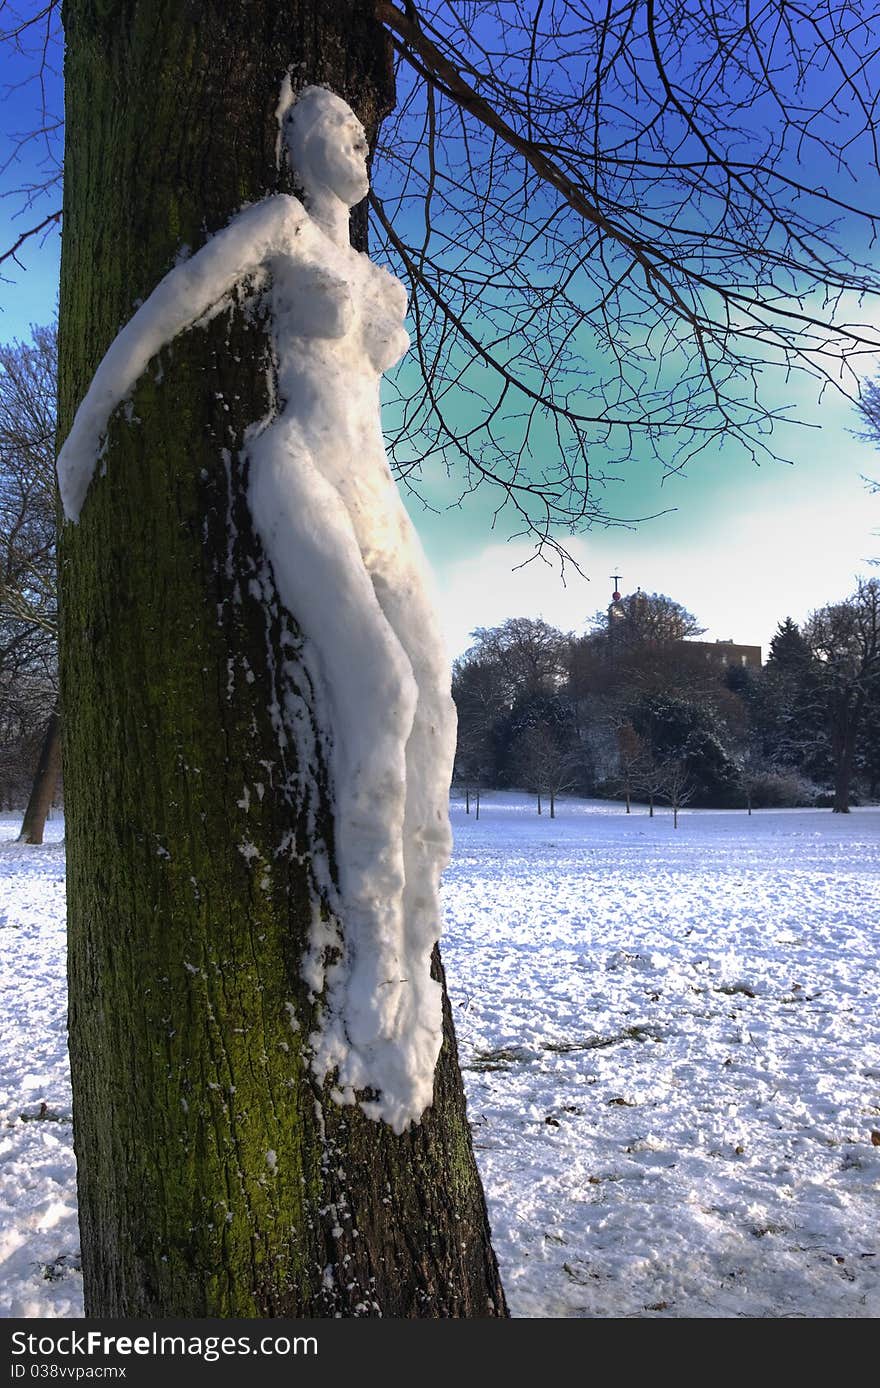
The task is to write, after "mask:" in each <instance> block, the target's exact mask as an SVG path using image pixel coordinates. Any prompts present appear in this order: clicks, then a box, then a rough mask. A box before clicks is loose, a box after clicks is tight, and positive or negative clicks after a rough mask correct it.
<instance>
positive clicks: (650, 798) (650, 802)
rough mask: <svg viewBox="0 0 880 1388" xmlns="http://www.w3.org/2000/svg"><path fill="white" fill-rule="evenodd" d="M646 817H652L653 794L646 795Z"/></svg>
mask: <svg viewBox="0 0 880 1388" xmlns="http://www.w3.org/2000/svg"><path fill="white" fill-rule="evenodd" d="M648 818H649V819H653V818H654V797H653V795H650V796H649V797H648Z"/></svg>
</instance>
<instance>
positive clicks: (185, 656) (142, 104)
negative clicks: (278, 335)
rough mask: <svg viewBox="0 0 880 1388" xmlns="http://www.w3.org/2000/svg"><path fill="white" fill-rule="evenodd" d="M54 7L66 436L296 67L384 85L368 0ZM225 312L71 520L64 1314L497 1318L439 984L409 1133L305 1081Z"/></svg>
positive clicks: (295, 898) (285, 680) (241, 192)
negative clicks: (425, 1069)
mask: <svg viewBox="0 0 880 1388" xmlns="http://www.w3.org/2000/svg"><path fill="white" fill-rule="evenodd" d="M65 24H66V31H67V39H68V54H67V74H66V75H67V94H68V95H67V103H68V104H67V130H68V137H67V138H68V145H67V152H66V173H67V188H66V202H65V239H64V249H63V265H62V304H61V344H60V359H61V400H60V416H61V432H62V436H63V434H64V432H66V429H67V427H69V423H70V420H71V418H72V414H73V411H74V409H75V407H76V404H77V402H78V400H79V399H80V398H81V396H82V394H83V392H84V390H85V388H86V386H87V384H88V381H89V379H90V377H91V374H92V372H93V371H94V368H95V366H96V365H97V363H98V361H99V360H100V358H101V356H102V354H103V352H104V351H105V350H106V347H107V346H108V344H109V343H110V342H111V341H112V339H113V337H114V336H115V334H116V332H117V331H118V329H119V328H120V327H121V326H122V324H123V323H124V322H125V321H126V320H127V319H128V317H129V316H130V314H131V311H132V309H133V307H134V305H135V304H136V302H137V301H138V300H139V299H142V298H143V297H145V296H146V295H147V294H148V293H149V291H150V289H151V288H152V287H153V285H154V284H155V283H156V281H157V280H158V279H159V278H160V276H161V275H162V274H163V273H164V272H165V271H166V270H167V269H168V268H169V266H170V265H171V264H172V263H173V261H174V257H175V256H176V255H177V254H178V253H179V251H180V249H181V247H182V246H184V245H189V246H190V247H196V246H198V245H200V244H201V243H202V242H203V241H204V239H205V236H206V235H207V234H209V233H210V232H211V231H212V230H215V229H217V228H218V227H220V226H222V225H223V224H225V222H226V221H227V220H228V218H229V217H230V216H231V215H232V214H233V213H234V212H235V211H236V209H237V208H238V207H239V206H240V205H241V204H242V203H243V202H246V201H253V200H255V199H257V198H259V197H261V196H264V195H265V194H266V193H267V192H270V191H274V190H275V188H276V186H277V174H276V171H275V165H274V151H275V135H276V129H275V123H274V114H273V113H274V106H275V101H276V97H277V92H278V88H279V85H280V81H281V78H282V76H283V74H284V72H285V70H286V69H287V67H288V65H289V64H291V63H301V64H303V66H302V67H301V68H299V69H298V71H299V72H301V73H302V75H303V80H308V81H317V82H325V83H326V84H327V85H330V86H332V87H333V88H334V89H335V90H337V91H339V92H340V93H341V94H342V95H344V96H345V97H346V98H347V99H348V100H349V101H350V102H351V104H352V105H353V106H354V108H355V109H356V110H357V112H358V114H359V115H360V116H361V117H362V119H363V120H364V122H365V124H366V126H367V129H368V131H371V132H373V133H375V130H376V128H377V124H378V120H379V119H380V117H381V115H382V113H383V112H384V111H385V110H387V109H388V107H389V106H390V104H391V102H392V98H393V92H392V87H391V79H390V75H389V74H390V69H389V65H388V53H387V50H386V47H385V44H384V41H383V39H382V35H381V31H379V30H378V28H377V26H376V25H375V23H374V21H373V20H372V18H371V15H370V6H369V5H367V4H365V3H360V0H344V2H340V3H337V4H333V5H329V4H305V3H298V4H290V5H289V6H287V7H278V6H277V5H270V4H265V5H264V4H262V3H253V4H249V5H247V6H243V5H238V4H232V3H226V4H220V3H202V2H200V3H198V4H196V3H194V0H193V3H186V0H185V2H184V3H182V4H181V3H180V2H179V0H174V2H173V3H172V0H151V2H150V3H143V2H142V3H137V4H135V3H133V0H116V3H95V2H94V0H93V2H92V3H89V2H88V0H79V3H73V0H70V3H68V5H67V7H66V12H65ZM245 307H247V308H249V309H250V310H252V309H253V307H254V299H253V296H250V297H249V296H248V293H247V288H246V287H243V289H242V303H241V304H239V305H237V306H235V307H233V308H232V309H230V310H229V312H227V313H225V314H223V315H221V316H220V317H218V318H215V319H214V320H213V321H212V322H211V323H210V324H208V325H207V326H206V327H202V328H197V329H194V330H192V331H191V332H189V333H187V334H185V335H184V336H182V337H181V338H180V339H178V340H177V341H176V342H175V343H174V344H172V345H171V346H170V347H169V348H167V349H166V350H165V351H164V352H163V353H162V354H161V357H160V358H159V359H157V360H156V361H154V362H153V363H152V364H151V366H150V368H149V369H148V371H147V372H146V373H145V375H144V377H143V379H142V380H141V382H140V383H139V386H138V389H137V391H136V393H135V396H134V399H133V403H132V406H131V408H130V409H127V410H125V411H120V412H118V414H117V416H116V418H115V420H114V422H113V426H112V428H111V435H110V442H109V446H108V449H107V454H106V467H105V475H103V476H101V477H100V478H98V479H97V480H96V481H95V483H94V484H93V486H92V488H91V490H90V493H89V496H88V498H87V500H86V504H85V506H84V509H83V514H82V519H81V522H80V524H79V525H78V526H69V525H67V526H65V527H64V529H63V534H62V537H61V544H60V575H61V594H62V637H61V660H62V678H63V686H64V707H65V788H66V800H67V824H68V855H69V886H68V900H69V924H70V963H69V969H70V987H71V1011H70V1037H71V1062H72V1069H73V1080H74V1122H75V1141H76V1149H77V1157H78V1162H79V1185H80V1204H81V1226H82V1247H83V1271H84V1277H85V1283H86V1310H87V1314H90V1315H104V1316H122V1315H125V1316H168V1315H183V1316H187V1315H189V1316H282V1315H285V1316H297V1315H334V1314H337V1313H341V1314H343V1315H355V1314H366V1315H369V1314H383V1315H397V1316H416V1315H431V1316H435V1315H498V1314H504V1302H503V1295H502V1293H501V1288H500V1284H499V1281H498V1275H497V1269H496V1266H495V1260H494V1256H493V1254H492V1250H491V1246H490V1243H489V1233H488V1224H487V1220H486V1211H485V1204H484V1201H483V1195H482V1190H481V1187H480V1183H479V1178H478V1175H477V1172H476V1167H475V1164H474V1159H473V1153H472V1150H471V1143H470V1135H469V1130H468V1126H467V1121H466V1116H465V1110H464V1099H463V1093H462V1088H461V1080H460V1075H459V1071H458V1063H457V1058H456V1054H455V1045H454V1039H453V1036H452V1027H451V1018H450V1016H449V1008H448V1003H447V1005H446V1030H447V1039H446V1043H445V1046H444V1050H443V1055H442V1057H441V1062H440V1064H439V1066H438V1072H437V1080H436V1102H435V1105H434V1108H433V1109H432V1110H431V1112H430V1114H429V1115H428V1116H427V1118H426V1120H425V1121H424V1122H423V1123H422V1124H421V1125H420V1126H419V1127H418V1128H415V1129H412V1130H411V1131H410V1132H409V1133H407V1134H405V1135H404V1136H403V1137H395V1136H394V1134H393V1133H392V1132H391V1131H390V1129H389V1128H387V1127H386V1126H385V1125H381V1124H376V1123H372V1122H370V1121H369V1120H367V1119H365V1118H364V1117H363V1115H362V1114H360V1112H359V1111H355V1110H352V1109H339V1108H337V1107H336V1106H335V1105H333V1104H332V1102H331V1101H329V1099H328V1098H327V1096H326V1094H325V1093H323V1092H320V1091H319V1090H318V1089H317V1088H316V1086H315V1083H314V1080H313V1078H312V1077H311V1075H310V1073H309V1071H308V1065H307V1055H306V1053H305V1050H304V1039H305V1038H307V1037H308V1035H309V1033H310V1031H311V1030H312V1029H313V1026H314V1022H315V1016H314V1008H313V1006H312V1004H311V1003H310V1001H309V998H308V995H307V990H306V989H305V987H304V985H303V983H302V981H301V978H300V971H299V961H300V959H301V957H302V953H303V949H304V947H305V943H306V940H307V937H308V930H309V925H310V922H311V916H312V911H313V909H314V904H313V903H314V902H315V900H316V898H317V896H318V891H317V887H316V882H315V863H316V861H317V860H318V859H319V858H324V859H325V860H328V861H329V862H330V863H331V865H332V822H331V820H330V817H329V814H328V810H327V794H326V780H325V773H324V770H323V768H322V764H321V759H320V755H319V750H318V749H319V740H318V739H317V738H316V729H315V726H314V718H313V715H312V712H311V710H312V698H311V690H310V687H309V683H308V679H307V677H306V675H305V673H304V671H303V670H302V667H301V665H300V664H299V662H298V656H297V652H298V648H299V644H300V641H299V635H298V631H297V629H296V625H295V617H296V614H293V616H292V617H291V615H289V614H286V613H285V612H283V611H282V609H281V608H280V606H279V604H278V601H277V598H276V596H275V591H274V585H273V584H272V580H271V573H270V571H269V570H268V568H267V566H266V564H265V560H264V556H263V555H262V553H261V550H260V545H259V542H258V540H257V538H256V536H255V535H254V533H253V530H252V528H251V524H250V518H249V514H248V509H247V505H246V501H245V497H246V489H247V477H246V463H245V462H244V461H243V460H242V443H243V439H244V434H245V431H246V429H247V428H248V426H250V425H252V424H253V423H254V422H255V421H258V420H259V419H260V418H262V417H263V416H264V415H265V413H266V411H267V409H268V407H269V400H268V395H267V377H268V375H269V374H270V372H271V360H270V353H269V348H268V342H267V336H266V332H265V326H264V324H262V323H261V322H260V321H259V318H258V316H255V315H254V314H253V312H252V311H250V312H245V311H244V309H245ZM294 705H296V707H297V708H298V710H299V713H300V719H299V723H298V727H299V730H300V731H299V733H298V734H296V735H295V734H294V728H295V726H296V725H297V724H296V719H294V718H293V717H291V715H290V712H289V711H290V709H291V708H292V707H293V706H294ZM285 708H287V709H288V714H287V716H286V718H282V717H281V716H280V715H279V712H278V710H282V709H285ZM435 968H436V969H437V970H438V971H439V970H440V964H439V956H438V957H437V959H436V960H435ZM343 1268H344V1275H342V1272H341V1270H342V1269H343ZM337 1273H338V1274H339V1275H337Z"/></svg>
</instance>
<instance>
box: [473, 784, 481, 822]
mask: <svg viewBox="0 0 880 1388" xmlns="http://www.w3.org/2000/svg"><path fill="white" fill-rule="evenodd" d="M474 817H475V818H476V819H479V818H480V788H479V786H477V813H476V815H475V816H474Z"/></svg>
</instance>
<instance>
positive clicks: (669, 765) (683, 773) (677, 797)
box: [659, 757, 694, 829]
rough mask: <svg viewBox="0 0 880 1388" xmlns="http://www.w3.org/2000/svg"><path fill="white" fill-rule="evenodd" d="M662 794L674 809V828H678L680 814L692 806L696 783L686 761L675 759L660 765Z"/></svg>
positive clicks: (672, 758)
mask: <svg viewBox="0 0 880 1388" xmlns="http://www.w3.org/2000/svg"><path fill="white" fill-rule="evenodd" d="M659 771H660V773H661V774H660V778H659V781H660V794H661V795H662V796H663V798H664V800H666V801H668V803H669V805H670V806H671V808H672V827H673V828H674V829H677V828H678V812H679V810H680V809H682V807H683V806H684V805H688V804H690V802H691V800H692V799H693V796H694V783H693V781H692V779H691V775H690V772H689V770H688V767H687V765H686V763H685V762H684V761H680V760H678V759H677V758H675V757H671V758H669V759H668V760H667V761H664V762H661V763H660V764H659Z"/></svg>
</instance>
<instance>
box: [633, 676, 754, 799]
mask: <svg viewBox="0 0 880 1388" xmlns="http://www.w3.org/2000/svg"><path fill="white" fill-rule="evenodd" d="M629 708H630V717H631V720H632V724H633V727H634V728H635V730H636V732H637V733H638V735H639V737H640V738H641V741H642V744H643V746H644V748H645V750H646V752H647V754H648V756H649V758H650V759H651V760H653V761H654V762H656V763H658V764H663V765H665V764H669V763H671V762H679V761H680V762H681V763H682V764H683V765H684V766H685V767H686V769H687V772H688V777H689V784H690V791H691V798H693V799H695V800H697V801H698V803H700V804H710V805H729V804H733V803H736V801H737V799H738V794H739V777H738V775H737V771H736V766H735V763H734V761H733V758H732V756H731V754H730V751H729V750H728V748H727V745H726V739H725V729H724V728H723V726H722V725H721V722H720V720H719V719H718V717H717V715H716V713H715V711H714V709H713V708H712V707H711V705H710V704H708V703H706V702H704V701H701V700H695V699H688V698H678V697H676V696H675V695H665V694H648V695H641V696H638V697H636V698H635V699H634V700H633V701H632V702H631V704H630V706H629ZM667 779H668V777H667Z"/></svg>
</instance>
